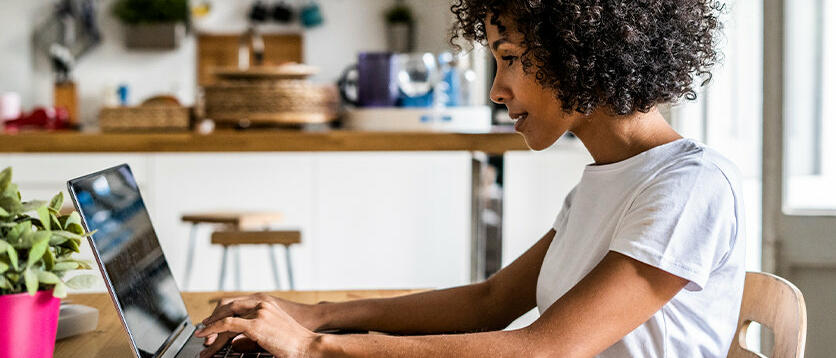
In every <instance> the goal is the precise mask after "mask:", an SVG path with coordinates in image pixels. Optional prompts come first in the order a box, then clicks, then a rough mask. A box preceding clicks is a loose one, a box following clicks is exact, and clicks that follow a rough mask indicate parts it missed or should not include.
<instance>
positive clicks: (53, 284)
mask: <svg viewBox="0 0 836 358" xmlns="http://www.w3.org/2000/svg"><path fill="white" fill-rule="evenodd" d="M11 180H12V170H11V168H6V169H5V170H3V171H2V172H0V327H2V328H0V357H52V351H53V349H54V347H55V333H56V329H57V325H58V311H59V306H60V298H63V297H66V295H67V287H72V288H85V287H89V285H91V284H92V283H93V281H94V280H95V279H96V276H93V275H80V276H75V277H73V278H71V279H69V280H66V281H65V280H64V275H65V274H66V273H68V272H70V271H74V270H78V269H90V264H89V262H87V261H85V260H79V259H76V258H73V254H74V253H77V252H79V246H80V245H81V242H82V240H83V239H84V238H85V237H87V236H90V233H85V232H84V229H83V228H82V226H81V217H80V216H79V215H78V213H77V212H75V211H73V212H72V213H70V214H68V215H60V214H59V209H60V208H61V205H62V204H63V201H64V195H63V194H62V193H58V194H57V195H55V197H53V198H52V200H51V201H50V202H49V203H45V202H43V201H28V202H22V201H21V196H20V191H19V190H18V187H17V185H16V184H13V183H12V182H11Z"/></svg>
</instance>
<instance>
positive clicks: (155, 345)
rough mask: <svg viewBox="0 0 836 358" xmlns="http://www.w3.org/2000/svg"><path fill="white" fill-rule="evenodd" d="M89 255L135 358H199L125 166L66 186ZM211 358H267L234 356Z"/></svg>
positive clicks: (223, 353) (199, 343)
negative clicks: (86, 233)
mask: <svg viewBox="0 0 836 358" xmlns="http://www.w3.org/2000/svg"><path fill="white" fill-rule="evenodd" d="M67 187H68V189H69V193H70V197H71V198H72V200H73V203H74V204H75V207H76V209H77V210H78V212H79V214H81V218H82V223H83V224H84V227H85V229H86V230H87V231H94V230H95V231H96V232H95V233H94V234H93V235H92V236H91V237H90V239H89V240H90V246H91V247H92V248H93V255H94V256H95V257H96V262H97V263H98V265H99V268H100V269H101V271H102V275H103V276H104V282H105V284H106V286H107V290H108V292H109V293H110V297H111V298H112V299H113V304H114V305H115V306H116V312H117V313H118V314H119V318H120V320H121V321H122V326H123V327H124V328H125V330H126V331H127V332H128V337H130V341H131V345H132V346H133V351H134V354H135V355H136V357H140V358H146V357H154V358H156V357H160V358H169V357H174V358H185V357H188V358H191V357H198V356H199V354H200V351H201V350H203V349H204V348H205V347H204V346H203V339H202V338H198V337H195V336H194V331H195V329H196V327H195V326H194V325H192V321H193V320H192V319H191V318H190V317H189V314H188V312H186V305H185V303H184V302H183V298H182V297H181V295H180V290H179V289H178V288H177V282H176V281H175V280H174V276H172V274H171V269H170V268H169V266H168V262H166V259H165V255H164V254H163V250H162V248H161V247H160V242H159V240H158V239H157V234H156V233H155V232H154V227H153V226H152V225H151V218H150V216H149V215H148V211H147V210H146V208H145V203H144V202H143V201H142V196H141V195H140V193H139V187H138V186H137V184H136V180H134V176H133V174H132V173H131V168H130V167H129V166H128V165H127V164H122V165H119V166H116V167H113V168H110V169H105V170H102V171H100V172H97V173H93V174H89V175H86V176H83V177H80V178H77V179H73V180H70V181H69V182H67ZM215 356H216V357H243V356H247V357H249V356H253V357H256V356H258V357H272V355H270V354H265V353H260V354H253V353H249V354H247V355H243V354H242V353H236V352H233V351H232V349H231V348H230V346H229V345H227V346H226V347H224V348H223V349H221V350H220V351H218V352H217V353H216V354H215Z"/></svg>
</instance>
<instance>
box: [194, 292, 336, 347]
mask: <svg viewBox="0 0 836 358" xmlns="http://www.w3.org/2000/svg"><path fill="white" fill-rule="evenodd" d="M261 302H269V303H273V304H275V305H276V306H278V307H279V308H281V309H282V311H284V312H286V313H287V314H288V315H290V317H292V318H293V319H294V320H296V322H298V323H299V324H300V325H302V327H305V328H307V329H308V330H311V331H316V330H318V329H320V328H321V323H320V320H319V315H318V314H317V313H316V309H315V305H306V304H302V303H296V302H291V301H287V300H283V299H281V298H278V297H273V296H270V295H268V294H266V293H257V294H254V295H248V296H240V297H230V298H224V299H221V301H220V302H218V305H217V307H215V311H214V312H212V315H210V316H209V317H207V318H206V319H204V320H203V322H202V323H203V325H205V326H208V325H210V324H212V323H213V322H215V321H218V320H221V319H224V318H226V317H234V316H235V312H247V311H249V310H252V309H253V308H254V307H255V306H256V305H257V304H258V303H261ZM233 337H235V336H234V335H233V336H229V335H228V334H227V335H225V336H220V338H221V339H220V340H221V341H222V343H221V346H222V345H223V344H224V343H226V342H227V341H229V340H230V339H231V338H233ZM218 338H219V336H218V335H217V334H212V335H209V336H207V337H206V342H205V344H206V345H213V344H214V343H216V341H217V340H218Z"/></svg>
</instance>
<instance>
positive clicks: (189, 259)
mask: <svg viewBox="0 0 836 358" xmlns="http://www.w3.org/2000/svg"><path fill="white" fill-rule="evenodd" d="M196 240H197V225H196V224H192V229H191V230H190V231H189V251H188V252H187V253H186V271H185V272H184V273H183V287H181V289H182V290H183V291H186V290H188V288H189V279H190V278H191V277H192V264H193V263H194V245H195V241H196Z"/></svg>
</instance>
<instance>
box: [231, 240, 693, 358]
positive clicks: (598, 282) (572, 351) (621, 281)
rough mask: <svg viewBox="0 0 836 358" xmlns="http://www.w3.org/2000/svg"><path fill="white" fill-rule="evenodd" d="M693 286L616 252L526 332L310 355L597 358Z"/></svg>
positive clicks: (385, 342) (333, 339)
mask: <svg viewBox="0 0 836 358" xmlns="http://www.w3.org/2000/svg"><path fill="white" fill-rule="evenodd" d="M686 283H687V281H686V280H685V279H682V278H680V277H678V276H674V275H671V274H669V273H667V272H665V271H662V270H660V269H658V268H655V267H652V266H649V265H646V264H644V263H641V262H639V261H636V260H634V259H632V258H629V257H627V256H624V255H621V254H618V253H615V252H610V253H608V254H607V256H606V257H604V259H603V260H602V261H601V262H600V263H599V264H598V265H597V266H596V267H595V268H594V269H593V270H592V271H591V272H590V273H589V274H588V275H587V276H586V277H585V278H584V279H583V280H581V281H580V282H579V283H578V284H577V285H576V286H575V287H573V288H572V289H571V290H570V291H569V292H568V293H567V294H566V295H564V296H563V297H561V298H560V299H559V300H558V301H556V302H555V303H554V304H553V305H552V306H551V307H550V308H549V309H548V310H546V311H545V312H544V313H543V315H542V316H541V317H540V319H538V320H537V321H536V322H535V323H533V324H532V325H530V326H528V327H526V328H523V329H519V330H515V331H499V332H485V333H473V334H460V335H439V336H421V337H394V336H380V335H371V336H370V335H343V336H341V335H316V336H313V337H312V339H309V340H308V341H307V342H308V343H306V347H307V349H309V351H308V353H310V355H311V356H314V357H320V356H321V357H389V356H398V357H485V356H491V357H494V356H496V357H499V356H509V357H519V356H532V357H539V356H550V357H552V356H553V357H592V356H594V355H596V354H598V353H600V352H602V351H603V350H605V349H606V348H607V347H609V346H610V345H612V344H613V343H615V342H616V341H618V340H619V339H621V338H622V337H624V336H625V335H626V334H627V333H629V332H630V331H632V330H633V329H635V328H636V327H638V326H639V325H640V324H642V323H643V322H645V321H646V320H647V319H649V318H650V317H651V316H652V315H653V314H654V313H655V312H656V311H658V310H659V309H661V308H662V306H663V305H665V303H667V302H668V301H669V300H670V299H671V298H673V297H674V296H675V295H676V294H677V292H679V291H680V290H681V289H682V288H683V287H685V285H686ZM233 329H234V328H233ZM239 329H240V328H239ZM268 339H269V338H268ZM259 343H260V344H262V346H264V345H265V344H267V345H270V342H264V343H262V342H259Z"/></svg>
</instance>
